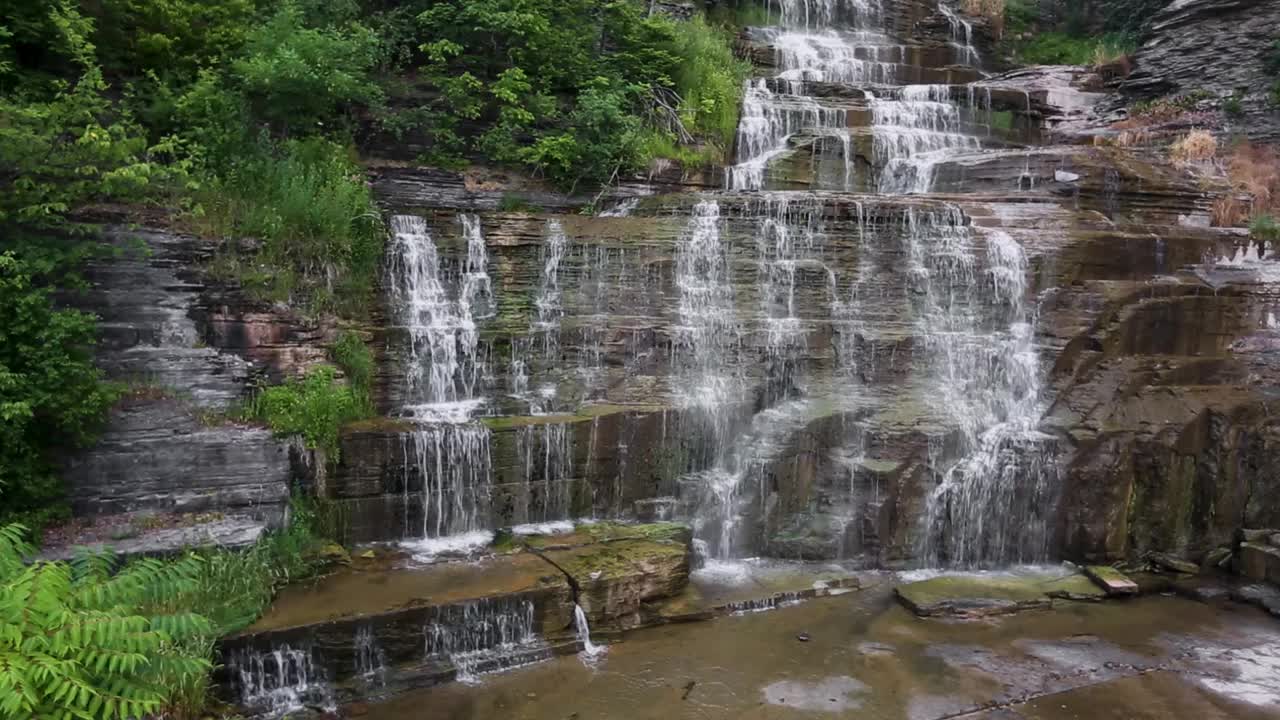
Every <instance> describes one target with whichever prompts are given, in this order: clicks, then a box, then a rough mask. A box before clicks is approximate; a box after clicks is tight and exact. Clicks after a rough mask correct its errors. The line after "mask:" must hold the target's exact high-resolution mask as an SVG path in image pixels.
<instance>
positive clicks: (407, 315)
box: [389, 214, 493, 538]
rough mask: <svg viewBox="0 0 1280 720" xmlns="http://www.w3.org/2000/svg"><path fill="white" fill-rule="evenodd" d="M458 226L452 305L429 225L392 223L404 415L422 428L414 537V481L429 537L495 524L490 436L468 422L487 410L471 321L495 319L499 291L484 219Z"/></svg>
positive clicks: (409, 460) (415, 449) (411, 444)
mask: <svg viewBox="0 0 1280 720" xmlns="http://www.w3.org/2000/svg"><path fill="white" fill-rule="evenodd" d="M459 220H460V222H461V224H462V231H463V238H464V239H465V240H466V243H467V257H466V262H465V264H464V265H463V266H462V272H461V273H460V275H461V278H460V282H459V288H458V290H457V296H456V298H451V297H450V295H449V292H448V290H447V289H446V287H445V281H444V279H443V278H444V273H443V272H442V268H441V261H440V256H439V250H438V248H437V247H436V244H435V240H434V239H433V238H432V236H431V233H430V232H429V230H428V228H427V223H426V220H424V219H423V218H421V217H418V216H415V215H394V216H392V218H391V229H392V233H393V236H394V237H393V242H392V245H391V253H392V254H391V262H390V270H391V273H390V277H389V285H390V287H391V297H392V299H393V300H394V301H396V302H397V303H398V304H399V305H400V307H401V316H402V318H403V322H404V326H405V328H406V330H407V332H408V336H409V353H408V357H407V358H406V360H405V378H406V382H405V385H406V388H405V399H404V403H403V405H402V410H401V411H402V413H403V414H404V415H405V416H406V417H408V418H409V419H410V420H412V421H413V422H414V424H415V429H414V430H413V431H411V432H409V433H407V434H406V435H405V436H404V438H403V443H402V445H403V447H402V455H403V458H404V466H405V472H406V481H405V483H404V491H403V492H404V513H405V518H404V527H405V530H406V531H409V530H410V528H411V526H412V522H411V520H410V517H409V514H410V505H411V503H412V499H411V490H410V486H411V485H413V484H416V485H417V486H418V488H419V490H418V492H417V495H418V505H419V507H420V508H421V520H420V528H421V534H420V535H419V537H423V538H439V537H446V536H450V535H456V534H460V533H467V532H474V531H476V530H480V529H483V528H485V527H487V523H486V521H485V519H484V517H483V516H484V514H485V510H486V504H487V500H488V492H489V485H490V484H491V477H490V476H491V468H490V461H489V430H488V428H487V427H485V426H484V425H482V424H480V423H476V422H472V421H470V420H469V418H470V417H471V414H472V413H473V412H474V411H475V409H476V408H477V407H479V406H480V405H481V404H482V403H483V398H481V397H478V391H479V390H480V388H479V382H480V378H481V376H482V374H483V367H482V366H483V363H482V362H481V359H480V352H479V332H478V330H477V328H476V324H475V321H474V319H473V317H474V316H475V314H477V313H483V312H488V309H489V308H490V307H491V305H492V301H493V291H492V286H491V283H490V279H489V275H488V256H487V253H486V251H485V244H484V237H483V234H482V232H481V228H480V222H479V220H478V218H476V217H475V216H473V215H465V214H464V215H462V216H460V219H459ZM414 481H416V483H415V482H414Z"/></svg>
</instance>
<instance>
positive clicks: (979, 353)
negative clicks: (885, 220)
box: [923, 231, 1057, 566]
mask: <svg viewBox="0 0 1280 720" xmlns="http://www.w3.org/2000/svg"><path fill="white" fill-rule="evenodd" d="M982 239H983V240H984V241H985V244H986V258H985V260H986V263H985V265H986V268H987V269H986V276H985V277H982V278H979V277H977V276H976V274H975V272H974V266H975V264H976V263H975V262H974V261H973V258H972V257H970V256H964V255H962V253H963V250H960V251H959V252H957V254H956V256H954V258H953V260H952V261H950V262H948V263H946V264H945V265H944V264H935V266H934V267H932V268H930V270H931V272H932V273H933V276H934V277H938V278H940V279H944V282H948V283H950V284H952V287H951V289H950V290H949V291H948V300H947V303H948V306H947V307H943V306H941V305H935V306H934V307H933V308H931V310H930V311H926V315H925V320H924V322H925V323H926V324H932V323H933V322H934V320H941V321H942V322H941V323H939V324H941V325H943V327H940V328H937V330H936V331H934V332H932V333H931V334H930V338H931V340H932V341H933V342H935V343H936V344H937V346H938V347H936V348H935V349H934V355H935V357H936V358H938V359H939V365H940V368H939V372H938V377H939V379H940V383H939V387H938V388H937V395H936V397H938V398H939V400H940V402H941V403H942V405H943V406H944V407H946V408H947V409H948V411H949V412H951V413H952V415H953V416H954V417H955V419H956V420H957V421H958V425H959V428H960V430H961V459H960V460H959V461H957V462H956V463H955V464H953V465H952V466H950V467H949V468H946V469H945V470H944V471H943V476H942V482H941V483H940V484H939V485H938V487H937V489H936V490H935V491H934V492H933V494H932V495H931V496H930V498H929V503H928V519H927V524H928V533H927V534H926V535H925V540H926V547H925V551H924V553H923V556H924V558H925V559H926V560H927V561H929V562H931V563H932V564H941V563H947V564H952V565H963V566H982V565H1003V564H1008V563H1014V562H1024V563H1025V562H1037V561H1043V560H1045V559H1046V558H1047V557H1048V539H1049V538H1048V523H1047V511H1048V510H1049V509H1050V508H1051V507H1052V505H1053V502H1054V500H1055V498H1053V497H1052V492H1053V488H1054V487H1056V484H1057V483H1056V482H1055V481H1054V479H1055V478H1054V467H1053V459H1052V456H1053V439H1052V438H1051V437H1050V436H1047V435H1045V434H1043V433H1041V432H1040V431H1039V430H1038V429H1037V427H1038V425H1039V422H1040V418H1041V416H1042V415H1043V412H1044V409H1045V408H1044V402H1043V392H1044V388H1043V374H1042V372H1041V370H1040V367H1039V357H1038V354H1037V351H1036V348H1035V345H1034V336H1035V319H1034V316H1033V315H1031V314H1030V313H1029V312H1028V310H1027V309H1026V308H1025V296H1026V293H1027V258H1026V254H1025V252H1024V250H1023V249H1022V247H1021V246H1020V245H1019V244H1018V243H1017V242H1015V241H1014V240H1013V239H1012V238H1011V237H1009V236H1008V235H1007V234H1005V233H1003V232H1000V231H989V232H985V233H982ZM955 247H957V248H960V247H962V246H961V245H960V244H958V243H957V244H956V245H955ZM957 283H958V284H961V285H963V286H964V287H966V288H970V290H969V293H970V297H967V298H966V297H962V293H961V292H957V288H956V287H955V284H957ZM975 288H983V289H986V290H988V291H989V294H988V295H987V297H989V298H990V301H991V302H992V303H993V304H994V305H995V306H996V308H997V312H996V313H995V319H994V321H993V322H992V323H991V324H990V325H989V327H987V328H983V327H982V326H981V324H980V323H981V320H980V318H979V317H977V315H976V313H975V312H974V311H973V310H971V309H970V310H962V309H960V308H959V307H957V306H958V304H959V303H961V302H967V303H968V304H969V305H970V307H972V306H973V305H975V304H977V301H976V299H975V298H973V297H972V293H973V290H972V289H975ZM929 297H930V298H931V299H935V300H936V297H937V295H936V294H934V293H930V294H929ZM1001 309H1002V310H1003V312H999V310H1001ZM936 311H941V313H940V314H931V313H936ZM930 318H933V319H932V320H931V319H930Z"/></svg>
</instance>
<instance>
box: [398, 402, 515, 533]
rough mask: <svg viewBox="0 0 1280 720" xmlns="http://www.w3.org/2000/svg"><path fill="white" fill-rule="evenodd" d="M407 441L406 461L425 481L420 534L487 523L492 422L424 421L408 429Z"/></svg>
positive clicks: (459, 530)
mask: <svg viewBox="0 0 1280 720" xmlns="http://www.w3.org/2000/svg"><path fill="white" fill-rule="evenodd" d="M402 445H403V447H402V450H403V454H404V460H405V467H406V468H414V469H415V470H416V472H417V474H418V478H417V479H418V481H419V482H420V483H421V487H422V493H421V495H422V511H423V512H422V533H421V537H424V538H439V537H446V536H450V535H459V534H462V533H471V532H475V531H477V530H484V529H487V527H488V526H487V523H486V519H485V517H484V515H485V514H486V512H485V511H486V510H487V503H488V499H489V486H490V484H491V477H492V473H493V469H492V467H491V462H490V459H489V458H490V447H489V446H490V432H489V429H488V428H487V427H485V426H484V425H481V424H480V423H444V422H437V423H428V424H423V425H421V426H420V427H419V428H418V429H417V430H416V431H414V432H411V433H409V434H407V435H406V436H405V437H404V438H403V440H402ZM408 485H409V484H408V483H406V484H405V492H406V493H407V492H409V490H408ZM406 507H407V503H406Z"/></svg>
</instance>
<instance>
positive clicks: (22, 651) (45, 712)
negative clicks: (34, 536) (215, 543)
mask: <svg viewBox="0 0 1280 720" xmlns="http://www.w3.org/2000/svg"><path fill="white" fill-rule="evenodd" d="M24 532H25V528H23V527H22V526H18V525H9V526H6V527H0V719H3V720H9V719H12V720H19V719H21V720H26V719H27V718H36V717H39V718H58V719H67V720H70V719H71V718H78V719H80V720H99V719H102V720H107V719H112V718H118V719H120V720H125V719H126V718H142V717H144V716H147V715H150V714H152V713H155V712H158V711H159V710H161V709H162V708H163V707H164V705H165V704H166V701H167V700H168V698H169V696H170V692H171V688H173V687H177V686H181V685H184V684H189V683H191V682H193V679H196V678H202V677H204V676H205V674H206V673H207V671H208V669H209V662H208V661H207V660H206V659H205V657H204V656H203V655H199V654H193V653H192V652H191V651H190V645H189V643H190V642H191V641H193V640H194V639H196V638H201V637H208V636H209V635H210V634H211V633H212V630H213V626H212V625H211V623H210V622H209V621H208V620H207V619H206V618H204V617H203V616H201V615H199V614H197V613H193V612H189V611H184V610H177V611H171V612H169V611H155V610H154V609H153V608H156V607H158V606H162V605H165V604H167V603H169V602H170V601H169V598H173V597H181V596H183V595H186V594H188V593H190V592H191V591H192V590H193V588H194V586H195V583H196V579H197V578H198V577H199V575H200V573H201V563H200V562H199V560H198V559H196V558H193V557H188V558H184V559H181V560H178V561H170V562H161V561H159V560H152V559H146V560H139V561H136V562H133V563H130V564H129V565H128V566H126V567H125V568H123V569H121V570H120V572H118V573H115V574H112V572H111V570H112V564H113V563H112V561H111V558H110V557H109V556H84V557H81V558H80V559H78V560H77V561H76V562H75V563H71V564H69V563H63V562H36V563H33V564H31V565H26V564H24V562H23V560H24V558H25V557H27V556H29V555H30V554H31V553H32V548H31V547H30V546H29V545H27V544H26V543H25V542H24V541H23V540H22V536H23V534H24Z"/></svg>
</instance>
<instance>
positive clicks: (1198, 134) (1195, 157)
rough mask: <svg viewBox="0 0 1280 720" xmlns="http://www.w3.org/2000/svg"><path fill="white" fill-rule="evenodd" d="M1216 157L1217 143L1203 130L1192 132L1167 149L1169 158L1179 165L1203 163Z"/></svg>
mask: <svg viewBox="0 0 1280 720" xmlns="http://www.w3.org/2000/svg"><path fill="white" fill-rule="evenodd" d="M1217 156H1218V141H1217V140H1216V139H1215V138H1214V137H1213V134H1212V133H1210V132H1208V131H1205V130H1192V131H1191V132H1189V133H1187V134H1186V135H1183V136H1182V137H1181V138H1179V139H1178V141H1177V142H1175V143H1173V145H1172V146H1171V147H1170V148H1169V157H1171V158H1173V160H1174V161H1175V162H1180V163H1205V162H1208V161H1210V160H1213V159H1214V158H1215V157H1217Z"/></svg>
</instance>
